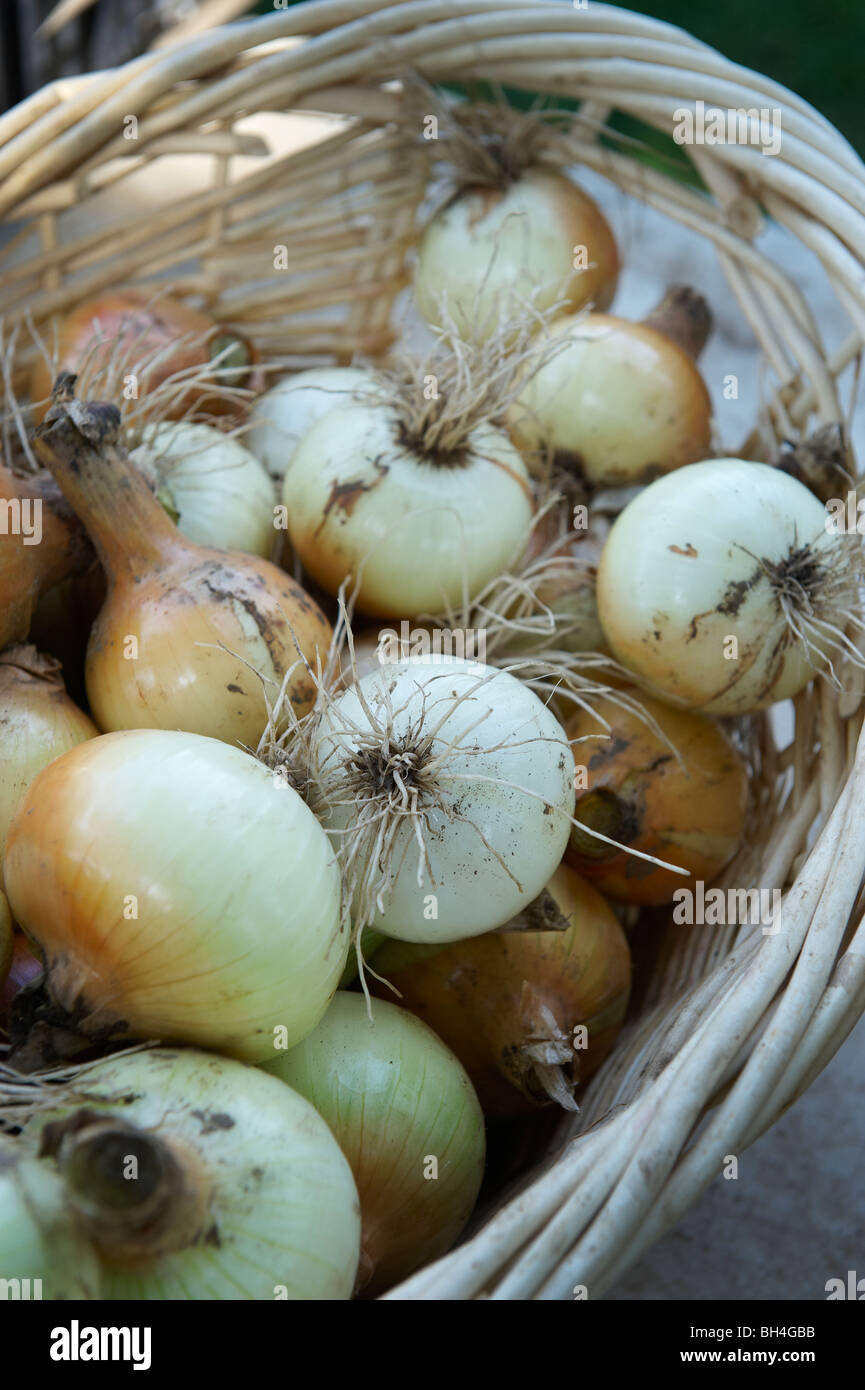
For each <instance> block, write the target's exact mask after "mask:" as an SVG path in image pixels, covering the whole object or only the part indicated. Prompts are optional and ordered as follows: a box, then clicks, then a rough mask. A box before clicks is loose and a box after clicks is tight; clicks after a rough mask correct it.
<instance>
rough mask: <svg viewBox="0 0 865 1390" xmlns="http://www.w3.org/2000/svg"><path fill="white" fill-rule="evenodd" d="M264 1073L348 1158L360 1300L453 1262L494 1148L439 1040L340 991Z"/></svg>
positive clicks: (407, 1017) (394, 1012)
mask: <svg viewBox="0 0 865 1390" xmlns="http://www.w3.org/2000/svg"><path fill="white" fill-rule="evenodd" d="M265 1067H266V1070H267V1071H269V1072H272V1073H273V1075H274V1076H278V1077H279V1078H280V1080H281V1081H284V1082H286V1083H287V1084H288V1085H289V1086H292V1087H294V1089H295V1090H296V1091H298V1092H299V1093H300V1094H301V1095H302V1096H305V1097H306V1098H307V1100H309V1101H310V1102H311V1103H312V1104H313V1105H314V1106H315V1108H316V1110H317V1111H318V1113H319V1114H320V1115H321V1116H323V1118H324V1119H325V1120H326V1121H327V1123H328V1125H329V1126H330V1128H331V1131H332V1132H333V1134H334V1137H335V1138H336V1140H337V1142H338V1143H339V1146H340V1148H341V1149H342V1151H343V1153H344V1154H345V1156H346V1158H347V1159H348V1162H349V1165H350V1167H351V1170H352V1173H353V1174H354V1178H355V1182H356V1183H357V1190H358V1194H359V1196H360V1210H361V1222H362V1235H361V1263H360V1279H359V1283H360V1284H361V1288H362V1291H363V1292H364V1293H366V1294H368V1295H375V1294H378V1293H381V1292H383V1291H384V1290H385V1289H387V1288H389V1287H391V1286H392V1285H393V1284H396V1283H397V1282H399V1280H401V1279H405V1278H407V1277H408V1275H410V1274H412V1273H413V1272H414V1271H415V1270H416V1269H418V1268H419V1267H420V1266H421V1265H422V1264H426V1263H428V1262H429V1261H431V1260H435V1259H438V1257H439V1256H440V1255H443V1254H445V1252H446V1251H447V1250H449V1249H450V1247H451V1246H452V1245H453V1243H454V1241H455V1240H456V1238H457V1236H458V1235H459V1233H460V1231H461V1230H462V1229H463V1227H464V1226H465V1223H466V1221H467V1220H468V1218H469V1216H470V1215H471V1212H472V1208H473V1207H474V1204H475V1201H476V1200H477V1195H478V1191H479V1189H480V1185H481V1179H482V1177H483V1170H484V1153H485V1143H484V1121H483V1115H482V1113H481V1108H480V1105H479V1104H478V1100H477V1097H476V1095H475V1093H474V1090H473V1088H472V1085H471V1082H470V1081H469V1079H468V1077H467V1075H466V1073H465V1071H464V1070H463V1067H462V1066H461V1065H460V1063H459V1062H458V1061H457V1059H456V1057H454V1055H453V1053H452V1052H450V1051H449V1050H448V1048H447V1047H445V1045H444V1043H443V1042H442V1041H441V1040H440V1039H439V1038H437V1037H436V1035H435V1033H433V1032H432V1030H431V1029H429V1028H427V1027H426V1025H425V1024H423V1023H421V1022H420V1021H419V1020H418V1019H416V1018H414V1017H413V1016H412V1015H411V1014H410V1013H407V1012H406V1010H405V1009H400V1008H397V1007H396V1005H394V1004H390V1003H385V1002H383V1001H380V1000H379V1001H376V1002H375V1003H374V1004H373V1005H372V1019H370V1017H369V1014H368V1012H367V1003H366V1000H365V999H364V997H363V996H362V995H358V994H347V993H344V992H340V993H337V994H336V995H335V996H334V998H333V1001H332V1003H331V1005H330V1008H329V1009H328V1011H327V1013H326V1014H325V1016H324V1018H323V1019H322V1020H321V1022H320V1023H319V1025H318V1027H317V1028H316V1029H314V1031H313V1032H312V1033H310V1034H309V1035H308V1036H307V1037H306V1038H304V1040H303V1042H302V1043H300V1044H298V1046H297V1047H294V1048H292V1049H291V1051H290V1052H282V1053H277V1055H276V1056H275V1057H274V1060H273V1061H271V1062H268V1063H266V1064H265ZM430 1160H434V1161H435V1164H436V1169H435V1174H434V1176H430V1173H431V1162H430Z"/></svg>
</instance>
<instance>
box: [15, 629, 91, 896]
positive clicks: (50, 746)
mask: <svg viewBox="0 0 865 1390" xmlns="http://www.w3.org/2000/svg"><path fill="white" fill-rule="evenodd" d="M98 733H99V730H98V729H97V728H96V725H95V724H94V723H93V720H92V719H88V717H87V715H86V714H85V713H84V711H83V710H80V709H79V708H78V706H77V705H76V704H75V703H74V702H73V701H72V700H70V698H69V696H68V695H67V694H66V689H65V687H64V685H63V680H62V678H61V675H60V663H59V662H57V661H54V660H52V659H51V658H50V657H46V656H44V655H42V654H41V653H40V652H38V651H37V650H36V648H35V647H32V646H29V645H20V646H12V647H7V648H6V650H5V651H3V652H0V739H2V741H3V760H2V762H0V888H2V886H3V863H2V861H3V851H4V847H5V844H6V834H7V832H8V829H9V826H10V824H11V821H12V817H13V816H14V814H15V809H16V807H17V805H18V802H19V801H20V800H21V797H22V796H23V794H24V792H25V791H26V790H27V788H28V787H29V785H30V783H31V782H32V781H33V778H34V777H35V776H36V774H37V773H38V772H41V770H42V768H43V767H46V766H47V764H48V763H50V762H51V760H52V759H53V758H57V757H59V756H60V754H61V753H65V752H67V751H68V749H70V748H75V747H76V746H77V745H78V744H79V743H83V742H84V740H85V739H88V738H96V736H97V734H98Z"/></svg>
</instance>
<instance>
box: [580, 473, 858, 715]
mask: <svg viewBox="0 0 865 1390" xmlns="http://www.w3.org/2000/svg"><path fill="white" fill-rule="evenodd" d="M825 523H826V513H825V511H824V508H823V506H822V505H821V503H820V502H819V501H818V500H817V498H816V497H815V496H814V495H813V494H812V493H811V492H809V491H808V489H807V488H805V487H803V485H802V484H801V483H799V482H797V481H796V480H795V479H794V478H791V477H789V476H787V474H785V473H782V472H779V471H778V470H777V469H775V468H770V467H768V466H767V465H766V464H762V463H747V462H744V461H743V460H741V459H731V458H727V459H713V460H710V461H708V462H705V463H695V464H691V465H689V466H688V467H686V468H681V469H679V470H678V471H677V472H675V473H671V474H668V475H667V477H664V478H659V479H658V480H657V482H654V483H652V484H651V486H649V487H647V488H645V489H644V490H643V491H642V492H641V493H639V494H638V495H637V497H635V498H634V500H633V501H632V502H630V503H629V504H628V506H627V507H626V508H625V509H624V511H623V512H622V513H621V514H620V516H619V517H618V519H617V521H616V523H615V525H614V526H613V528H612V530H611V532H610V534H609V536H608V538H607V542H606V545H605V547H604V551H603V554H602V556H601V563H600V568H599V572H598V588H597V595H598V612H599V615H600V620H601V625H602V627H603V629H604V633H605V636H606V638H607V641H608V642H609V644H610V647H611V649H612V651H613V654H614V655H615V656H616V657H617V658H618V660H619V661H621V662H622V664H623V665H625V666H627V667H628V668H629V669H630V670H632V671H635V672H637V673H638V674H639V675H640V676H642V677H643V678H644V679H645V680H646V681H647V682H648V683H649V684H650V686H651V687H652V689H653V690H654V691H656V692H657V693H659V694H660V695H661V696H662V697H663V698H665V699H667V700H668V701H669V702H670V703H672V704H678V705H681V706H684V707H686V708H689V709H701V710H704V711H705V712H707V713H711V714H745V713H748V712H749V711H751V710H758V709H763V708H765V707H766V706H768V705H770V704H772V703H774V701H776V700H782V699H785V698H786V697H788V696H791V695H795V694H796V692H797V691H799V690H801V689H802V688H803V686H805V685H806V684H807V683H808V681H810V680H811V679H812V677H813V676H814V675H815V673H816V672H817V671H819V670H821V669H823V667H824V666H825V661H826V654H827V652H828V651H829V649H830V648H832V647H835V648H837V647H838V646H839V645H842V646H843V645H844V641H843V638H842V637H841V635H840V632H839V631H838V629H843V628H844V627H845V625H846V623H847V621H848V610H849V609H850V608H851V607H852V608H855V607H856V606H857V604H858V599H857V596H856V585H855V578H854V573H855V567H856V565H857V563H861V561H857V560H856V558H855V554H854V549H853V548H851V547H850V546H849V545H847V544H846V542H847V541H848V540H849V539H850V538H848V537H841V538H839V537H832V536H830V535H828V534H827V532H826V529H825ZM854 540H855V538H854ZM856 549H858V547H856Z"/></svg>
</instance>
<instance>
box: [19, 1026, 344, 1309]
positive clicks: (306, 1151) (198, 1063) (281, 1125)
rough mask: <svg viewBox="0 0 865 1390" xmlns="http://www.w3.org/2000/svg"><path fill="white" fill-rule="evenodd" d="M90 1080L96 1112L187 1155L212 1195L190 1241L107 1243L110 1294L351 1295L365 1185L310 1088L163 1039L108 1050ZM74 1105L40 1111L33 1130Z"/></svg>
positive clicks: (89, 1105)
mask: <svg viewBox="0 0 865 1390" xmlns="http://www.w3.org/2000/svg"><path fill="white" fill-rule="evenodd" d="M86 1083H87V1085H86V1089H87V1099H86V1109H87V1111H88V1112H91V1113H93V1114H95V1115H104V1116H106V1117H107V1116H111V1115H114V1116H116V1117H117V1118H118V1120H121V1121H122V1122H124V1123H126V1124H131V1125H134V1126H136V1127H137V1128H139V1129H140V1130H142V1131H144V1132H145V1133H146V1134H150V1135H153V1136H155V1137H156V1138H158V1139H160V1140H163V1141H164V1142H165V1143H166V1144H168V1145H169V1146H177V1147H178V1148H179V1150H180V1152H181V1154H183V1155H189V1156H190V1157H191V1158H192V1159H193V1160H194V1165H195V1172H194V1176H195V1178H196V1179H197V1180H198V1181H200V1182H201V1183H202V1186H203V1187H204V1192H205V1199H206V1211H205V1219H204V1221H203V1223H202V1226H201V1229H200V1230H199V1231H198V1233H197V1238H195V1239H193V1240H192V1241H191V1242H189V1243H188V1244H186V1245H185V1247H184V1248H181V1249H177V1250H171V1251H168V1252H166V1253H159V1254H154V1255H152V1256H150V1257H139V1258H135V1257H134V1256H130V1255H127V1256H126V1257H125V1258H122V1259H121V1258H118V1257H116V1256H113V1255H112V1251H111V1249H110V1246H107V1247H106V1246H101V1247H100V1257H101V1258H100V1263H101V1270H102V1284H103V1296H104V1297H105V1298H106V1299H109V1300H113V1299H116V1300H123V1301H127V1300H128V1301H138V1300H142V1301H152V1300H164V1299H176V1300H184V1301H185V1300H190V1299H192V1300H207V1301H211V1300H212V1301H221V1300H254V1299H260V1300H264V1301H272V1300H274V1299H276V1300H282V1299H286V1298H287V1299H289V1300H321V1299H347V1298H349V1297H350V1296H351V1292H352V1289H353V1286H354V1281H355V1275H356V1270H357V1261H358V1250H359V1240H360V1211H359V1207H358V1198H357V1190H356V1188H355V1185H354V1180H353V1178H352V1175H351V1171H350V1169H349V1166H348V1163H347V1162H346V1160H345V1158H344V1157H343V1155H342V1153H341V1152H340V1149H339V1146H338V1144H337V1143H336V1141H335V1139H334V1138H333V1136H332V1135H331V1133H330V1131H329V1130H328V1128H327V1125H326V1124H325V1122H324V1120H322V1119H321V1118H320V1116H319V1115H317V1114H316V1113H315V1111H314V1110H313V1108H312V1106H311V1105H310V1104H309V1103H308V1102H307V1101H306V1100H304V1099H303V1097H302V1096H299V1095H297V1094H296V1093H295V1092H294V1091H292V1090H291V1089H290V1088H289V1087H288V1086H285V1085H283V1083H281V1082H278V1081H277V1080H276V1078H275V1077H270V1076H266V1075H265V1074H264V1073H263V1072H261V1071H259V1070H258V1069H257V1068H254V1067H244V1066H241V1065H240V1064H239V1063H237V1062H232V1061H229V1060H227V1059H225V1058H222V1057H215V1056H212V1055H209V1054H206V1053H202V1052H196V1051H181V1052H176V1051H171V1050H169V1049H165V1048H158V1049H153V1050H151V1051H145V1052H141V1053H137V1054H132V1055H127V1056H119V1057H115V1058H108V1059H106V1060H105V1061H103V1062H99V1063H98V1064H96V1065H95V1066H94V1067H92V1068H89V1069H88V1071H87V1073H86ZM100 1095H105V1097H106V1099H105V1101H104V1102H103V1101H102V1100H100V1099H99V1097H100ZM75 1110H76V1107H75V1106H73V1105H67V1106H66V1107H64V1109H61V1108H59V1107H58V1110H57V1111H56V1112H53V1111H52V1112H49V1113H48V1114H46V1115H45V1116H40V1117H39V1118H38V1119H37V1120H35V1121H32V1122H31V1124H30V1125H29V1126H28V1129H27V1131H25V1134H26V1136H27V1137H30V1136H31V1135H32V1136H33V1137H34V1138H36V1137H38V1136H39V1135H40V1134H44V1131H45V1126H46V1125H47V1124H49V1123H54V1124H56V1123H57V1121H58V1119H60V1118H62V1117H63V1115H64V1113H65V1115H67V1116H70V1115H74V1114H75ZM109 1236H110V1230H109Z"/></svg>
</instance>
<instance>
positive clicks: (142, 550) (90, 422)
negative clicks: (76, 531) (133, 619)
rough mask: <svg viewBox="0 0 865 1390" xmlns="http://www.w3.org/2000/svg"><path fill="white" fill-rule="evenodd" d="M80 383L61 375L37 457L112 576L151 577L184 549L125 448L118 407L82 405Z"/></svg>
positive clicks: (36, 440) (37, 437)
mask: <svg viewBox="0 0 865 1390" xmlns="http://www.w3.org/2000/svg"><path fill="white" fill-rule="evenodd" d="M74 380H75V378H74V377H71V376H70V375H69V374H68V373H67V374H64V375H62V376H61V377H58V380H57V383H56V384H55V390H54V397H53V399H54V404H53V405H52V407H51V409H50V410H49V411H48V413H47V415H46V416H45V420H44V422H43V424H42V425H40V426H39V428H38V430H37V431H36V435H35V438H34V448H35V451H36V454H37V456H38V457H39V459H40V461H41V462H42V463H44V465H45V466H46V468H48V469H49V470H50V472H51V473H52V475H53V477H54V478H55V479H56V481H57V484H58V485H59V487H60V489H61V491H62V493H63V495H64V496H65V497H66V499H67V501H68V502H69V504H70V506H71V507H72V508H73V510H74V511H75V512H76V513H77V515H78V516H79V517H80V518H81V520H82V521H83V522H84V524H85V526H86V527H87V530H88V532H89V533H90V536H91V539H92V540H93V544H94V546H95V548H96V551H97V553H98V555H99V558H100V560H101V561H102V564H103V566H104V568H105V570H106V572H107V573H108V575H109V576H110V577H113V576H117V575H119V574H124V573H126V574H143V573H147V572H149V571H151V570H153V569H154V568H157V567H159V566H160V565H163V564H164V563H165V560H166V558H167V556H168V554H169V553H170V552H172V551H175V550H176V549H178V547H183V546H185V544H186V543H185V542H184V540H183V538H182V537H181V536H180V534H179V533H178V531H177V528H176V527H175V526H174V524H173V522H172V521H171V520H170V519H169V517H168V516H167V515H166V513H165V511H164V509H163V508H162V506H161V505H160V503H159V502H158V501H157V499H156V498H155V497H154V495H153V493H152V492H151V491H150V488H149V487H148V485H147V483H146V482H145V480H144V478H143V477H142V476H141V474H140V473H139V471H138V469H137V468H136V467H135V465H134V464H133V463H132V462H131V461H130V459H129V458H128V456H127V454H126V453H125V451H124V450H123V449H122V448H121V447H120V446H119V444H118V438H119V432H120V415H119V412H118V411H117V409H116V407H115V406H113V405H105V404H99V403H96V402H90V403H82V402H80V401H76V400H75V399H74V398H73V396H72V394H71V387H72V384H73V383H74Z"/></svg>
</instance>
